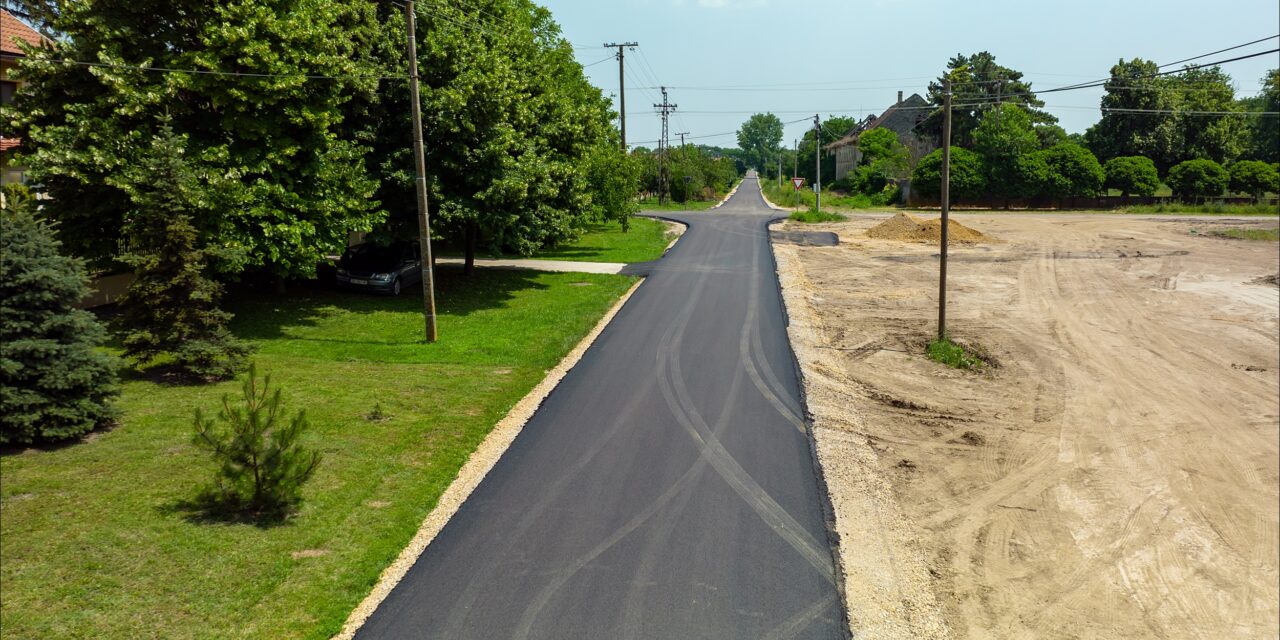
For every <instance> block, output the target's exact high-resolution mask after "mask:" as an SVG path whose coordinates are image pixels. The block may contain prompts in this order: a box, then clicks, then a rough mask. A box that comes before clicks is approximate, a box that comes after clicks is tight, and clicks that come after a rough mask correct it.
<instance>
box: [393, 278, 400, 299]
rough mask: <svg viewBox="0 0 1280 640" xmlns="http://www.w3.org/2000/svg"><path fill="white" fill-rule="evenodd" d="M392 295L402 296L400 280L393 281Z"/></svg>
mask: <svg viewBox="0 0 1280 640" xmlns="http://www.w3.org/2000/svg"><path fill="white" fill-rule="evenodd" d="M391 295H393V296H398V295H400V278H396V279H395V280H392V281H391Z"/></svg>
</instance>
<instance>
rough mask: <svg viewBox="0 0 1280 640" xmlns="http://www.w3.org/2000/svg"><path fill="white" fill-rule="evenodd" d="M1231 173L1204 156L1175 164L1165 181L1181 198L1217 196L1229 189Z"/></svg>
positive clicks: (1174, 193)
mask: <svg viewBox="0 0 1280 640" xmlns="http://www.w3.org/2000/svg"><path fill="white" fill-rule="evenodd" d="M1230 181H1231V177H1230V174H1228V173H1227V170H1226V169H1223V168H1222V165H1220V164H1218V163H1216V162H1214V161H1212V160H1205V159H1203V158H1201V159H1197V160H1187V161H1185V162H1179V163H1178V164H1175V165H1173V167H1172V168H1170V169H1169V177H1168V179H1166V180H1165V182H1168V183H1169V188H1170V189H1173V195H1175V196H1178V197H1179V198H1194V197H1197V196H1208V197H1216V196H1220V195H1222V192H1223V191H1226V190H1227V186H1228V184H1229V183H1230Z"/></svg>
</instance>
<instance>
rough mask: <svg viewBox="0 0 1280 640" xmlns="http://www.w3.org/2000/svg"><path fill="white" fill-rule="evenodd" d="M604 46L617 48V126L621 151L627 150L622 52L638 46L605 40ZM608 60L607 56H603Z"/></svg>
mask: <svg viewBox="0 0 1280 640" xmlns="http://www.w3.org/2000/svg"><path fill="white" fill-rule="evenodd" d="M604 46H605V47H616V48H617V49H618V56H617V57H618V128H619V129H621V131H622V152H623V153H626V152H627V82H626V75H625V72H624V71H623V58H624V57H625V56H626V54H625V53H623V52H624V51H625V50H626V49H631V50H632V51H634V50H635V48H636V47H638V46H640V43H638V42H606V43H605V45H604ZM605 60H608V58H605Z"/></svg>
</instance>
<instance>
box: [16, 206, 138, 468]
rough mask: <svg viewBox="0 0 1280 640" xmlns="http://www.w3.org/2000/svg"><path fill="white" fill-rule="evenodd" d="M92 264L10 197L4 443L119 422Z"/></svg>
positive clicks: (53, 436) (81, 431) (74, 432)
mask: <svg viewBox="0 0 1280 640" xmlns="http://www.w3.org/2000/svg"><path fill="white" fill-rule="evenodd" d="M88 291H89V288H88V278H87V277H86V275H85V268H84V262H83V261H82V260H79V259H76V258H70V257H66V256H63V255H60V254H59V242H58V241H57V240H56V239H55V233H54V230H53V228H52V226H51V225H50V224H49V223H47V222H45V221H43V220H40V219H38V218H36V217H35V215H34V214H33V213H32V211H31V209H30V208H29V207H26V206H23V205H21V204H19V205H17V206H15V203H14V202H13V201H12V200H8V199H6V204H5V207H4V210H3V211H0V444H12V443H23V444H28V443H33V442H40V441H44V442H53V441H58V440H66V439H69V438H75V437H78V436H81V435H84V434H85V433H88V432H89V431H92V430H93V429H94V428H96V427H99V426H102V425H104V424H106V423H108V422H110V421H111V420H113V419H114V418H115V417H116V415H117V414H116V410H115V409H114V408H113V407H112V406H111V401H112V399H113V398H115V396H116V395H117V393H118V389H117V387H116V368H117V362H116V361H115V359H114V358H111V357H109V356H107V355H105V354H103V353H101V352H99V351H98V350H97V346H98V344H99V343H100V342H101V341H102V339H103V337H104V333H105V332H104V331H103V329H102V326H101V325H99V324H98V321H97V320H96V319H95V318H94V316H93V314H91V313H89V312H88V311H83V310H81V309H78V308H76V305H77V304H78V303H79V302H80V301H81V300H82V299H84V297H85V295H86V294H87V293H88Z"/></svg>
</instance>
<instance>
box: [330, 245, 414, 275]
mask: <svg viewBox="0 0 1280 640" xmlns="http://www.w3.org/2000/svg"><path fill="white" fill-rule="evenodd" d="M402 253H403V252H402V251H401V247H399V246H395V245H392V246H389V247H381V246H378V245H372V244H360V245H356V246H354V247H351V248H349V249H347V252H346V253H345V254H343V256H342V262H341V264H342V266H344V267H346V268H348V269H356V270H358V271H391V270H393V269H395V268H397V267H399V266H400V264H399V262H400V256H401V255H402Z"/></svg>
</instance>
